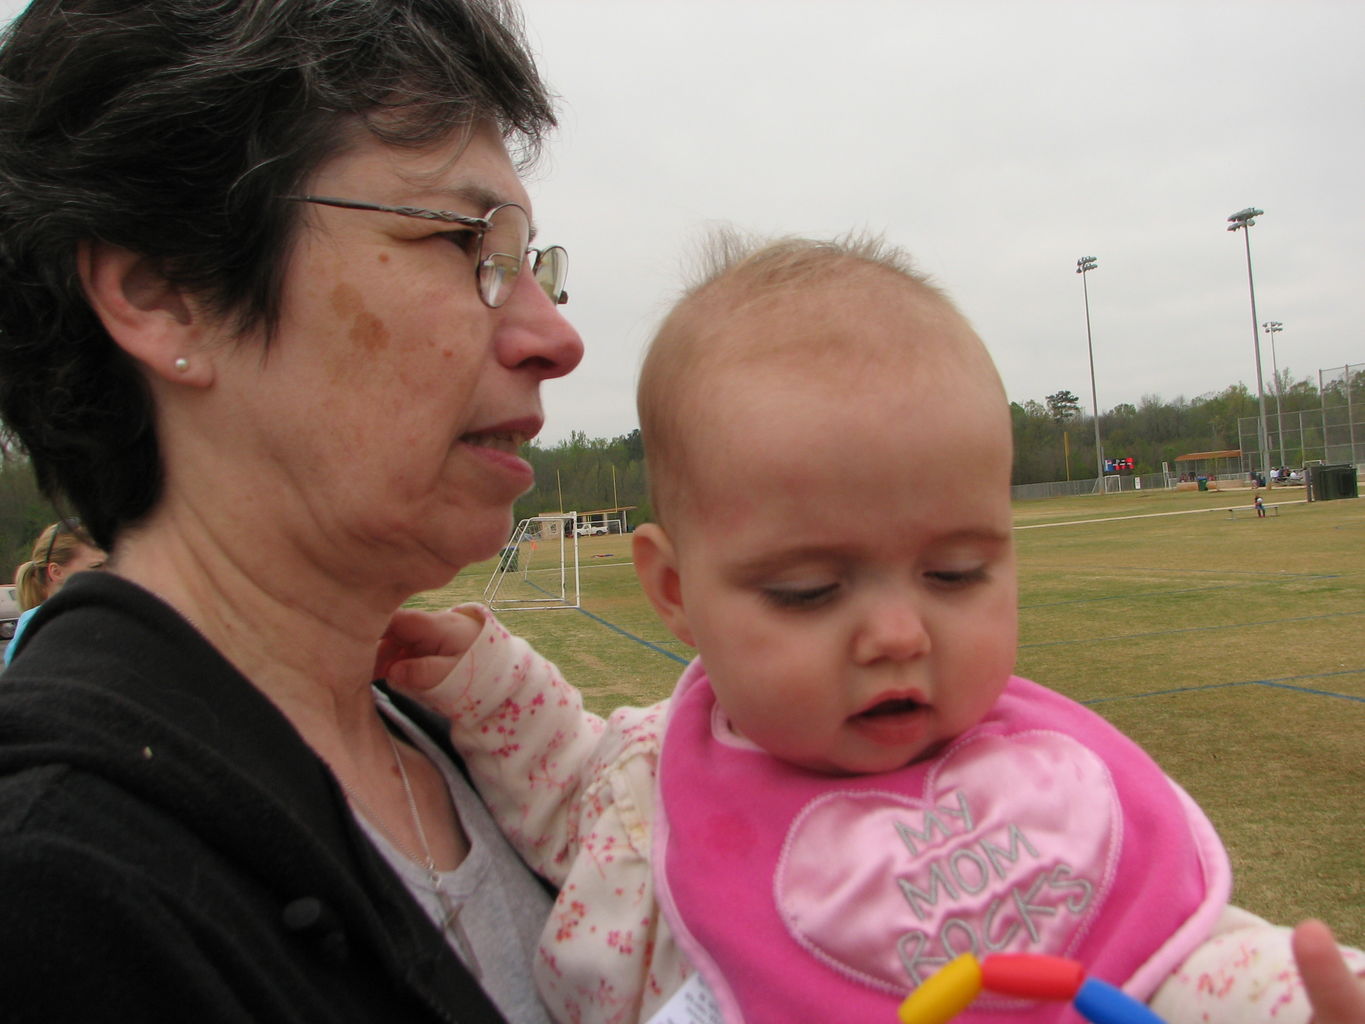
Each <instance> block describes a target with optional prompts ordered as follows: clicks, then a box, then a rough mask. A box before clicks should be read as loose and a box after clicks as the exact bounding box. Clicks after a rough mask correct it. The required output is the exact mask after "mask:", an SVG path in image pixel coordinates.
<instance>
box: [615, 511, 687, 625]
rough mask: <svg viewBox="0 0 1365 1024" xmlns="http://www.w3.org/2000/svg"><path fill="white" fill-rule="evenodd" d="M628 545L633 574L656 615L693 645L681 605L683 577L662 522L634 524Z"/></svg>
mask: <svg viewBox="0 0 1365 1024" xmlns="http://www.w3.org/2000/svg"><path fill="white" fill-rule="evenodd" d="M632 537H633V539H632V541H631V548H632V551H633V557H634V559H635V575H636V576H638V577H639V578H640V586H641V587H642V588H643V589H644V592H645V596H646V597H648V598H649V603H650V604H652V605H653V606H654V610H655V611H656V612H658V613H659V618H661V619H663V620H664V625H666V626H667V627H668V628H669V631H670V632H671V633H672V634H673V635H674V636H676V637H677V638H678V639H679V640H681V641H682V642H683V643H685V644H687V645H688V646H689V647H696V646H697V645H696V642H695V641H694V640H693V639H692V630H691V628H690V627H689V626H688V624H687V609H686V608H685V607H684V606H683V598H682V577H681V576H679V574H678V559H677V553H676V552H675V551H674V549H673V542H672V541H671V540H670V539H669V537H668V534H667V533H665V532H664V529H663V527H662V526H659V525H658V524H657V523H645V524H644V525H643V526H638V527H636V528H635V532H634V534H632Z"/></svg>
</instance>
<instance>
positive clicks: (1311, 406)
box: [0, 371, 1365, 576]
mask: <svg viewBox="0 0 1365 1024" xmlns="http://www.w3.org/2000/svg"><path fill="white" fill-rule="evenodd" d="M1279 385H1280V388H1281V389H1282V391H1281V405H1280V409H1281V411H1283V412H1284V413H1285V414H1289V413H1296V412H1299V411H1310V410H1317V409H1320V408H1321V407H1322V404H1323V397H1324V396H1323V395H1321V394H1319V392H1318V387H1317V385H1316V383H1314V382H1313V381H1312V380H1309V379H1306V378H1305V379H1303V380H1298V381H1295V380H1292V379H1290V377H1289V374H1288V371H1282V372H1281V376H1280V380H1279ZM1350 387H1351V401H1352V403H1353V404H1354V405H1355V406H1356V407H1358V408H1359V407H1365V372H1358V373H1356V374H1355V375H1354V376H1353V378H1352V380H1351V382H1350ZM1327 399H1328V404H1340V405H1344V404H1345V403H1346V395H1345V394H1344V392H1342V390H1341V388H1336V389H1334V390H1333V391H1332V392H1331V393H1329V394H1328V396H1327ZM1274 410H1275V406H1274V399H1273V398H1271V397H1268V398H1267V411H1268V413H1269V414H1270V415H1271V416H1273V415H1274ZM1257 413H1258V403H1257V400H1256V396H1255V394H1253V393H1252V392H1251V391H1250V390H1248V388H1247V387H1246V385H1244V384H1241V383H1238V384H1232V385H1229V386H1228V387H1226V388H1224V389H1223V390H1222V391H1219V392H1217V393H1214V394H1207V395H1202V396H1200V397H1198V398H1194V399H1190V400H1186V399H1184V398H1183V397H1182V398H1176V399H1175V400H1174V401H1165V400H1163V399H1161V398H1159V397H1158V396H1156V395H1147V396H1145V397H1144V398H1143V399H1142V400H1141V401H1140V402H1139V403H1138V404H1137V405H1132V404H1130V403H1126V402H1125V403H1122V404H1120V405H1116V406H1114V407H1113V408H1112V409H1110V410H1108V411H1107V412H1104V413H1102V414H1101V415H1100V440H1101V444H1102V445H1103V447H1104V452H1105V455H1106V457H1108V458H1131V459H1133V460H1134V467H1133V472H1135V473H1156V472H1160V470H1161V465H1162V463H1163V462H1165V463H1168V464H1169V465H1170V466H1171V467H1172V468H1174V466H1175V457H1176V456H1177V455H1184V454H1187V453H1189V452H1198V451H1214V450H1220V449H1231V448H1237V447H1239V446H1240V438H1239V434H1238V420H1239V419H1241V418H1243V417H1248V416H1256V415H1257ZM1010 418H1011V420H1012V422H1013V429H1014V472H1013V480H1012V482H1013V483H1015V484H1030V483H1045V482H1049V481H1053V480H1066V479H1077V480H1080V479H1085V478H1087V477H1093V476H1094V473H1095V430H1094V419H1093V417H1091V416H1087V415H1086V414H1085V411H1084V410H1083V408H1082V402H1081V399H1080V398H1078V397H1077V396H1076V395H1075V394H1073V393H1072V392H1070V391H1069V390H1065V389H1063V390H1059V391H1056V392H1054V393H1053V394H1051V395H1048V396H1046V397H1045V398H1044V399H1042V400H1037V399H1030V400H1028V401H1026V402H1023V403H1019V402H1011V403H1010ZM523 454H524V456H525V457H526V459H527V460H528V461H529V462H530V463H531V465H532V466H533V467H534V468H535V473H536V485H535V487H534V489H532V490H531V491H529V492H528V493H527V494H525V495H524V496H523V497H521V498H520V499H518V501H517V503H516V505H515V508H514V512H515V515H516V518H517V519H523V518H528V517H530V516H537V515H542V514H544V513H547V512H560V511H572V512H593V511H597V510H600V509H615V508H621V507H623V506H633V508H632V509H631V511H629V512H627V513H625V518H626V522H627V523H628V524H629V525H631V526H633V525H635V524H638V523H642V522H645V521H646V520H648V519H649V518H650V516H651V509H650V504H649V492H648V487H647V485H646V481H645V464H644V454H645V453H644V444H643V442H642V441H641V438H640V431H639V430H638V429H636V430H632V431H631V432H630V433H628V434H622V435H620V436H618V437H613V438H609V439H608V438H589V437H588V436H587V435H586V434H584V433H583V432H582V431H573V432H572V433H571V434H570V435H569V437H568V439H566V440H563V441H560V442H558V443H556V444H553V445H541V444H539V443H537V442H534V441H533V442H531V443H530V444H528V445H526V446H525V448H524V449H523ZM1310 457H1312V456H1310ZM54 518H56V514H55V512H54V511H53V508H52V506H51V504H50V503H49V502H48V501H47V499H46V498H44V497H43V496H42V495H41V494H40V493H39V492H38V488H37V485H36V484H35V483H34V480H33V473H32V470H31V467H30V466H29V464H28V461H27V460H26V459H25V458H24V457H23V455H22V453H21V452H18V451H16V450H15V449H14V448H12V447H11V446H9V445H6V446H4V447H2V448H0V558H6V559H8V562H7V564H8V565H9V566H11V567H12V566H16V565H18V564H19V563H20V562H23V561H26V560H27V559H28V557H29V553H30V551H31V549H32V544H33V540H34V538H35V537H37V535H38V533H39V532H41V530H42V529H43V527H44V526H46V525H47V524H48V523H51V522H52V521H53V519H54ZM4 564H6V563H0V576H7V575H8V573H7V572H6V570H5V569H4V568H3V565H4ZM10 571H12V569H11V570H10Z"/></svg>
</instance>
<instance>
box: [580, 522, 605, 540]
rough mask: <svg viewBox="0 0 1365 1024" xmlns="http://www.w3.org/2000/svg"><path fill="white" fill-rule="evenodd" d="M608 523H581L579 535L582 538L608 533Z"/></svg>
mask: <svg viewBox="0 0 1365 1024" xmlns="http://www.w3.org/2000/svg"><path fill="white" fill-rule="evenodd" d="M608 532H610V531H608V530H607V524H606V523H579V524H578V535H579V536H580V537H595V536H597V535H598V534H600V533H608Z"/></svg>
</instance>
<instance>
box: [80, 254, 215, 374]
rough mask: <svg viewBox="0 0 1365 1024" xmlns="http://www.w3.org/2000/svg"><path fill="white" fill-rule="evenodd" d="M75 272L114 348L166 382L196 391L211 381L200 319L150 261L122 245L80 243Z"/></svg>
mask: <svg viewBox="0 0 1365 1024" xmlns="http://www.w3.org/2000/svg"><path fill="white" fill-rule="evenodd" d="M76 268H77V270H78V272H79V273H80V277H81V286H82V287H83V288H84V290H85V296H86V298H87V299H88V300H89V302H90V306H91V308H93V309H94V311H95V314H96V315H97V316H98V317H99V318H100V321H101V322H102V323H103V324H104V329H105V330H106V331H108V332H109V336H110V337H111V338H113V339H114V342H115V343H116V344H117V345H118V346H119V348H121V349H123V351H125V352H127V353H128V355H130V356H132V357H133V359H135V360H136V361H137V362H138V363H140V364H141V365H142V366H144V367H145V368H146V369H147V370H148V371H150V372H151V373H153V374H155V375H157V376H159V377H162V378H164V379H165V380H168V381H173V382H174V383H177V384H189V385H191V386H197V387H204V386H207V385H208V384H210V383H211V382H212V380H213V370H212V366H211V364H210V362H209V360H208V358H207V357H206V355H205V353H206V346H204V345H202V344H201V341H202V339H203V335H204V332H205V327H206V324H205V323H204V321H203V316H202V314H201V313H200V312H199V310H198V307H196V306H195V304H194V303H193V302H191V301H190V299H189V298H188V296H186V294H185V292H184V291H183V289H182V288H181V287H180V286H179V285H177V284H174V283H173V282H171V281H169V280H167V278H166V277H165V276H164V275H163V274H162V273H161V271H160V269H159V268H158V267H157V266H156V265H155V264H154V263H153V262H152V261H151V260H150V259H148V258H147V257H145V256H142V255H140V254H138V253H135V252H133V251H131V250H129V249H125V248H123V247H122V246H118V245H110V244H109V243H107V242H97V241H84V242H80V243H79V244H78V245H77V247H76Z"/></svg>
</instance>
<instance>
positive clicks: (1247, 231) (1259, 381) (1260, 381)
mask: <svg viewBox="0 0 1365 1024" xmlns="http://www.w3.org/2000/svg"><path fill="white" fill-rule="evenodd" d="M1264 213H1265V211H1264V210H1257V209H1256V208H1255V207H1251V206H1248V207H1247V208H1246V209H1245V210H1238V211H1237V212H1236V213H1234V214H1232V216H1230V217H1228V221H1229V224H1228V230H1229V231H1240V232H1242V236H1243V238H1245V239H1246V247H1247V288H1248V289H1250V291H1251V344H1252V348H1253V350H1254V351H1255V353H1256V402H1257V404H1258V406H1259V407H1260V420H1261V468H1262V469H1263V470H1264V475H1265V479H1266V483H1269V482H1270V437H1269V434H1268V433H1267V431H1266V426H1265V379H1264V378H1263V377H1262V376H1261V331H1260V328H1259V326H1258V325H1257V323H1256V283H1255V281H1254V280H1253V279H1252V276H1251V228H1252V225H1254V224H1255V223H1256V220H1255V218H1257V217H1260V216H1262V215H1263V214H1264Z"/></svg>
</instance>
